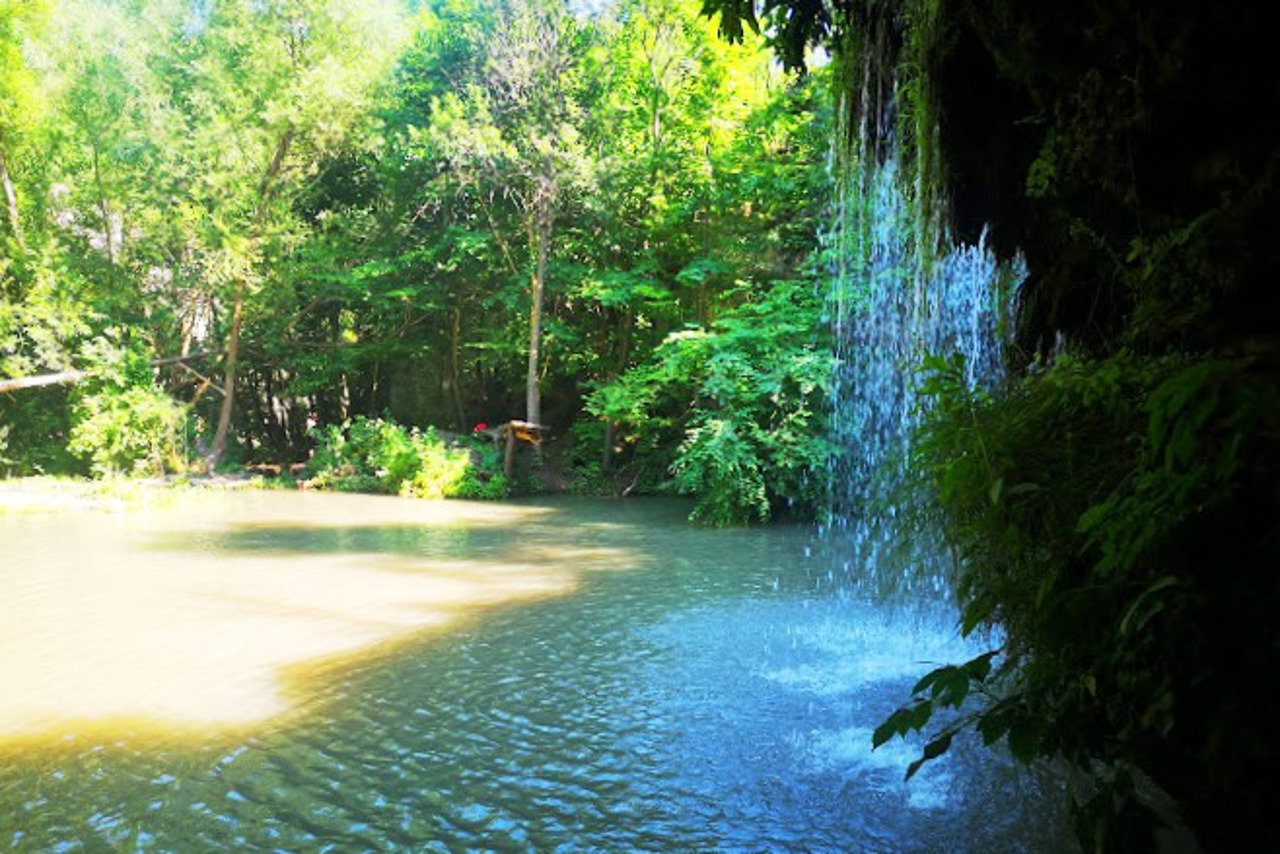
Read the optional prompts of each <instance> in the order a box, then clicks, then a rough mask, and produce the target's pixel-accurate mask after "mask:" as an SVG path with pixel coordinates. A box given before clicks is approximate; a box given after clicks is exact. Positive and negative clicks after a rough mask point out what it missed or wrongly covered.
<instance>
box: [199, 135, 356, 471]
mask: <svg viewBox="0 0 1280 854" xmlns="http://www.w3.org/2000/svg"><path fill="white" fill-rule="evenodd" d="M292 139H293V129H292V128H287V129H286V130H285V131H284V133H282V134H281V135H280V139H279V141H278V142H277V143H276V150H275V152H274V153H273V154H272V157H271V162H270V163H269V164H268V165H267V169H266V172H265V173H264V174H263V177H262V184H261V186H259V188H258V201H259V203H260V205H265V202H266V201H267V200H268V199H269V198H270V197H271V194H272V193H273V192H274V190H275V188H274V186H273V185H274V182H275V180H276V178H277V177H278V176H279V175H280V169H281V167H282V166H283V165H284V159H285V156H286V155H287V154H288V153H289V143H290V142H291V141H292ZM264 215H265V214H264V211H263V207H261V206H260V207H259V209H258V222H257V223H256V224H255V226H254V230H253V233H252V237H253V239H254V240H257V239H258V237H259V236H260V235H261V233H262V218H263V216H264ZM244 288H245V283H244V280H243V279H241V280H240V281H239V282H238V283H237V285H236V302H235V308H234V309H233V310H232V314H231V339H230V341H228V343H227V369H226V378H225V380H224V381H223V395H222V409H221V411H219V413H218V429H217V430H216V431H215V432H214V434H213V447H211V448H210V449H209V468H210V469H212V468H213V467H214V466H216V465H217V464H218V461H219V460H220V459H221V458H222V454H223V451H225V450H226V446H227V431H228V430H229V429H230V428H231V411H232V409H233V408H234V406H235V387H236V356H237V355H238V353H239V350H240V321H241V318H242V317H243V315H244ZM345 383H346V380H345V377H344V379H343V385H344V388H345Z"/></svg>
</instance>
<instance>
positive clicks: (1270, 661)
mask: <svg viewBox="0 0 1280 854" xmlns="http://www.w3.org/2000/svg"><path fill="white" fill-rule="evenodd" d="M931 369H932V376H931V377H930V379H929V381H928V385H927V387H928V390H929V391H930V392H932V394H933V395H934V398H935V400H936V402H937V407H936V408H935V409H934V410H933V412H932V414H931V415H930V416H929V417H928V419H927V421H926V424H925V427H924V429H923V431H922V435H921V437H920V443H919V445H918V447H919V454H920V456H919V460H918V463H919V469H920V470H921V471H922V472H923V473H924V475H925V478H926V485H927V486H928V487H929V488H931V489H932V490H933V491H934V493H935V494H936V495H937V497H938V499H939V500H940V503H941V508H942V510H943V513H944V519H945V522H946V525H945V527H946V531H947V535H948V538H949V539H950V541H951V543H952V545H953V547H954V550H955V552H956V553H957V554H958V555H959V566H958V592H959V596H960V600H961V605H962V608H963V615H962V628H963V630H964V632H965V633H969V632H970V631H973V630H974V629H976V628H978V627H982V626H990V627H998V629H999V631H1000V633H1001V634H1002V636H1003V638H1004V643H1003V646H1002V648H1001V649H1000V650H999V652H1000V654H1001V658H1000V659H998V660H997V663H998V666H996V667H994V668H992V667H991V666H990V665H991V663H992V655H993V654H992V653H989V654H988V655H986V656H983V657H981V658H980V659H975V660H974V661H972V662H969V663H968V664H965V665H961V666H958V667H944V668H940V669H939V670H936V671H934V672H933V673H931V674H929V675H928V676H926V677H925V678H924V679H923V680H921V682H920V684H919V685H917V686H916V691H915V693H916V696H915V697H914V698H913V700H912V701H911V702H910V703H908V704H907V705H906V706H904V707H903V708H902V709H899V710H898V712H896V713H895V715H894V716H893V717H891V718H890V719H889V720H888V721H886V723H885V724H884V725H883V726H882V727H881V728H880V730H879V731H878V732H877V734H876V741H877V743H879V742H883V741H884V740H886V739H887V738H889V737H891V736H892V735H894V734H898V733H905V732H906V731H907V730H909V729H916V730H918V729H921V728H922V727H923V726H925V725H926V724H927V723H928V721H929V717H930V714H931V712H932V711H933V708H934V707H935V706H958V705H959V704H960V703H961V702H963V700H964V699H965V697H966V695H967V694H969V693H970V691H971V690H978V689H980V688H981V689H983V690H987V691H991V692H992V701H991V702H990V703H989V704H987V705H986V706H985V707H983V708H982V709H980V710H978V711H976V712H973V713H972V714H968V715H965V716H962V717H960V718H958V719H956V720H955V721H953V722H952V723H951V724H949V725H948V726H946V727H944V728H943V729H942V730H941V731H939V732H938V733H936V735H935V736H934V738H933V739H932V740H931V741H930V743H929V745H928V746H927V747H926V749H925V758H933V757H935V756H938V755H941V754H942V753H943V752H945V750H946V749H947V747H948V746H949V744H950V741H951V736H952V734H954V732H956V731H957V730H958V729H960V728H961V727H963V726H966V725H972V726H975V727H976V728H977V729H978V731H979V732H980V733H981V735H982V736H983V738H984V739H985V740H986V741H987V742H988V743H990V742H993V741H995V740H997V739H1000V738H1003V737H1007V739H1008V744H1009V746H1010V748H1011V749H1012V750H1013V752H1014V753H1015V755H1018V756H1019V757H1021V758H1023V759H1034V758H1038V757H1060V758H1063V759H1065V760H1067V761H1068V762H1069V763H1071V764H1072V765H1073V766H1074V767H1075V768H1077V769H1079V770H1080V771H1082V772H1083V773H1085V774H1086V775H1089V776H1091V777H1092V778H1093V780H1094V786H1093V790H1092V795H1091V796H1090V797H1086V798H1083V799H1082V800H1081V802H1080V803H1079V804H1077V810H1076V814H1077V818H1078V820H1079V823H1078V826H1079V829H1080V831H1081V835H1082V838H1084V839H1085V840H1086V841H1087V842H1088V843H1089V844H1090V846H1091V847H1099V848H1101V847H1105V848H1108V849H1115V850H1135V849H1134V846H1135V845H1136V844H1137V843H1136V842H1135V841H1134V840H1135V839H1136V838H1139V837H1143V836H1146V839H1147V842H1148V843H1149V841H1150V835H1149V834H1150V831H1151V829H1152V828H1153V826H1154V825H1155V824H1156V822H1157V820H1158V819H1157V817H1156V815H1155V814H1154V813H1153V812H1152V811H1151V809H1149V808H1148V807H1149V804H1148V801H1149V800H1150V799H1149V798H1147V797H1145V796H1143V795H1141V794H1140V793H1141V791H1142V788H1141V786H1140V785H1138V784H1137V782H1136V781H1140V780H1141V779H1142V778H1143V777H1144V776H1145V777H1149V778H1150V779H1151V780H1153V781H1154V782H1155V783H1156V784H1157V785H1158V786H1159V787H1161V788H1162V789H1164V790H1165V791H1166V792H1167V793H1168V794H1170V795H1172V796H1173V798H1174V799H1175V801H1177V803H1178V804H1179V805H1180V806H1181V808H1182V809H1183V810H1184V811H1185V813H1184V814H1185V816H1186V817H1187V818H1188V820H1189V821H1190V823H1191V824H1192V825H1193V826H1196V827H1201V828H1215V829H1216V832H1218V833H1219V835H1220V838H1219V840H1218V841H1220V842H1221V841H1224V840H1227V839H1228V838H1230V840H1233V844H1229V845H1226V848H1232V849H1234V848H1235V847H1237V846H1236V845H1235V844H1234V842H1244V841H1245V840H1248V839H1253V840H1254V841H1258V842H1261V840H1264V839H1272V840H1273V841H1275V839H1274V830H1273V829H1272V827H1273V826H1272V825H1271V824H1270V816H1269V806H1268V803H1267V798H1266V796H1265V795H1264V794H1263V793H1264V792H1266V791H1267V786H1268V784H1267V782H1266V781H1268V780H1269V778H1270V775H1271V773H1272V770H1271V769H1272V767H1273V766H1274V763H1275V761H1276V760H1277V759H1278V758H1280V738H1278V736H1277V732H1276V727H1275V724H1274V720H1273V719H1272V712H1271V710H1270V707H1269V706H1267V705H1265V704H1263V703H1260V702H1259V701H1258V698H1259V697H1264V696H1272V695H1273V694H1274V693H1275V691H1276V689H1277V688H1280V685H1278V684H1277V678H1276V676H1275V669H1274V654H1275V650H1276V649H1280V624H1277V622H1276V620H1275V617H1274V614H1275V609H1276V607H1277V605H1280V577H1278V576H1277V574H1276V571H1275V568H1276V567H1277V566H1280V538H1278V537H1277V535H1276V531H1275V520H1276V519H1277V518H1280V490H1277V488H1276V484H1277V483H1278V482H1280V431H1278V428H1277V425H1278V424H1280V394H1278V393H1277V387H1278V386H1277V383H1276V381H1275V376H1274V368H1269V367H1267V366H1265V365H1264V364H1262V362H1261V360H1256V359H1232V360H1227V359H1203V358H1202V359H1198V360H1191V359H1186V358H1179V357H1168V358H1161V359H1153V358H1140V357H1137V356H1133V355H1129V354H1123V353H1122V354H1120V355H1117V356H1113V357H1111V358H1108V359H1104V360H1098V361H1078V360H1074V359H1062V360H1060V361H1059V362H1058V363H1057V364H1055V365H1053V366H1051V367H1048V368H1046V369H1043V370H1039V371H1036V372H1032V373H1031V374H1029V375H1028V376H1025V377H1023V378H1022V379H1020V380H1019V381H1017V382H1016V383H1014V384H1013V385H1012V387H1011V388H1010V389H1008V390H1007V392H1006V393H1005V394H1003V395H1001V396H999V397H988V396H986V395H983V394H980V393H973V392H970V391H968V390H967V389H966V388H965V386H964V381H963V366H962V364H961V363H960V362H959V361H958V360H952V361H951V362H941V361H938V360H934V361H933V362H932V364H931ZM1267 685H1271V686H1272V687H1271V688H1267V687H1266V686H1267ZM1224 833H1225V834H1226V835H1225V836H1223V835H1222V834H1224ZM1261 847H1263V848H1268V847H1270V846H1268V845H1265V844H1264V845H1262V846H1261Z"/></svg>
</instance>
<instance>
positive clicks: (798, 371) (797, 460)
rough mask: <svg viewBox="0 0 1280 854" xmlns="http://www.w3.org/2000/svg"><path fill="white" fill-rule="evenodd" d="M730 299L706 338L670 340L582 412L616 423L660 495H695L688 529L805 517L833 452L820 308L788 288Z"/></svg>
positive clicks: (820, 502)
mask: <svg viewBox="0 0 1280 854" xmlns="http://www.w3.org/2000/svg"><path fill="white" fill-rule="evenodd" d="M739 294H740V296H742V297H743V298H744V299H745V300H746V301H745V302H744V303H743V304H742V305H740V306H738V307H737V308H736V309H734V310H733V311H732V312H730V313H729V314H727V315H726V316H725V317H723V318H721V319H720V320H719V321H718V322H717V323H716V324H715V325H714V327H713V328H712V329H711V330H710V331H707V330H686V331H685V332H680V333H676V334H674V335H671V336H669V337H668V338H667V340H666V341H665V342H664V343H663V344H662V345H661V346H659V347H658V349H657V350H656V351H655V353H654V357H653V359H652V360H651V361H650V363H648V364H646V365H642V366H640V367H637V368H635V369H633V370H631V371H629V372H628V373H626V374H624V375H623V376H622V377H620V378H619V379H618V380H617V381H615V382H613V383H611V384H609V385H607V386H604V387H602V388H601V389H599V390H598V391H597V392H596V393H595V394H594V395H592V397H591V398H590V400H589V401H588V404H587V408H588V410H589V411H590V412H592V413H593V414H595V415H597V416H600V417H605V418H611V419H613V420H614V421H616V422H618V423H619V424H620V425H622V426H623V428H624V429H622V430H620V438H621V439H622V441H624V442H626V443H629V444H630V445H631V447H632V448H633V452H634V453H635V454H636V456H637V457H639V458H640V459H639V460H638V462H639V464H640V467H641V469H642V471H643V470H644V468H646V467H647V468H652V467H654V466H653V465H652V459H654V458H657V459H659V460H660V461H661V464H662V466H663V467H665V468H667V469H668V470H669V471H670V472H671V474H672V475H673V478H672V480H671V481H670V482H669V484H668V485H669V487H670V488H672V489H674V490H676V491H678V492H681V493H683V494H687V495H692V496H694V497H695V498H696V499H697V503H696V504H695V506H694V510H693V512H692V514H691V516H690V518H691V519H693V520H694V521H699V522H704V523H708V524H712V525H733V524H746V523H750V522H753V521H763V520H765V519H768V518H770V517H771V516H774V515H779V514H781V513H787V512H789V513H791V514H794V515H799V516H805V515H814V514H816V513H817V512H820V510H821V509H822V508H823V507H825V505H826V501H825V499H826V491H825V486H826V477H825V472H826V464H827V462H828V461H829V459H830V457H831V454H832V453H833V449H832V446H831V444H830V442H829V441H828V439H827V438H826V424H825V422H824V413H825V411H826V394H827V391H828V386H829V383H830V376H831V369H832V359H831V356H830V354H829V352H828V351H827V349H826V348H825V347H824V346H823V339H822V336H823V335H824V334H825V332H824V326H823V324H822V323H821V321H820V319H819V311H818V303H817V300H816V298H815V297H814V295H813V291H812V289H811V288H810V287H809V286H808V285H807V284H805V283H803V282H792V281H784V282H775V283H774V284H773V286H772V287H771V288H770V289H767V290H763V291H761V290H759V289H751V288H748V287H747V286H745V285H744V286H743V288H742V289H741V291H740V292H739ZM671 447H676V451H675V453H674V455H672V454H671V453H670V451H668V450H666V449H668V448H671ZM815 472H817V473H821V475H823V476H817V477H815V476H812V475H813V474H814V473H815Z"/></svg>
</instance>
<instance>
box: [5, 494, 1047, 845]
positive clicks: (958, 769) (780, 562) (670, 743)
mask: <svg viewBox="0 0 1280 854" xmlns="http://www.w3.org/2000/svg"><path fill="white" fill-rule="evenodd" d="M686 509H687V508H686V507H685V506H683V505H680V504H676V503H669V502H661V501H645V500H632V501H588V500H549V501H542V502H534V503H528V504H516V505H505V506H487V505H471V504H464V503H451V504H434V503H430V502H414V501H402V500H400V499H387V498H368V497H359V496H321V495H306V494H298V495H294V494H271V493H266V494H254V495H234V496H226V497H223V498H220V499H210V500H209V501H207V502H204V503H200V504H198V505H196V506H192V507H186V508H182V509H169V510H162V511H152V512H131V513H126V514H121V513H109V512H101V511H90V510H77V511H68V512H63V513H48V514H39V515H30V516H21V517H3V516H0V538H3V542H4V543H5V548H4V551H3V552H0V606H2V607H3V608H4V610H5V616H4V618H3V620H0V692H2V693H0V846H5V847H8V848H10V849H14V850H29V851H80V850H83V851H135V850H146V851H150V850H156V851H160V850H174V851H209V850H234V851H259V850H261V851H324V850H328V851H344V852H345V851H455V850H467V849H489V850H500V851H523V850H538V851H556V850H563V851H582V850H600V851H631V850H650V851H688V850H749V851H775V850H776V851H787V850H794V851H939V852H962V851H974V852H978V851H983V852H985V851H1054V850H1061V849H1062V848H1063V845H1062V844H1061V843H1059V842H1058V841H1057V840H1059V839H1061V838H1062V834H1061V831H1060V829H1059V827H1060V822H1059V821H1058V818H1057V813H1056V811H1055V809H1054V808H1053V807H1052V806H1051V804H1052V803H1055V802H1056V800H1055V798H1054V796H1053V794H1052V793H1051V792H1049V793H1045V792H1044V791H1043V790H1042V788H1041V787H1039V786H1037V785H1035V784H1034V783H1033V781H1031V780H1030V779H1028V778H1026V777H1025V776H1024V775H1021V774H1019V773H1018V772H1017V771H1016V769H1014V768H1012V767H1010V766H1009V764H1008V763H1007V762H1005V761H1003V760H1000V759H998V758H992V757H991V756H990V755H989V754H988V753H987V752H985V751H982V750H980V749H977V748H973V747H971V746H969V745H961V746H960V747H959V748H956V749H953V754H954V755H953V756H950V757H948V758H947V759H946V760H944V761H943V762H941V763H934V765H931V766H926V768H925V770H923V771H922V772H921V773H920V774H919V775H917V777H916V778H914V779H913V780H912V781H911V782H910V783H907V784H904V783H903V782H902V774H903V770H904V768H905V766H906V764H907V763H908V762H909V761H910V760H911V759H913V758H914V757H915V756H916V755H917V752H918V749H919V748H918V745H915V746H912V745H906V744H903V743H901V742H895V743H893V744H890V745H887V746H885V747H883V748H881V749H880V750H877V751H875V752H872V751H871V749H870V737H871V730H872V729H873V728H874V726H875V725H876V724H877V723H878V722H879V721H880V720H881V719H882V718H883V717H884V716H885V715H886V714H887V713H888V712H889V711H891V710H892V709H893V708H894V707H895V706H896V705H897V704H898V703H899V702H900V701H901V700H902V699H903V698H904V697H905V696H906V693H907V691H908V690H909V689H910V686H911V684H912V683H913V682H914V680H915V679H916V678H918V677H919V676H920V675H921V674H922V673H923V672H925V671H926V670H928V669H930V666H931V664H932V663H935V662H942V661H951V660H956V659H958V658H959V657H961V656H964V655H966V654H972V650H971V649H970V648H968V647H966V646H965V645H964V644H962V643H960V642H959V641H958V640H957V639H956V637H955V632H954V628H953V620H952V619H951V618H950V617H949V616H947V615H945V613H942V614H935V613H934V611H933V610H932V609H930V608H928V607H916V608H912V609H911V610H910V612H908V611H906V610H904V609H902V608H900V607H897V608H894V607H888V606H885V605H883V604H875V603H872V602H869V601H866V600H864V599H862V598H860V597H859V596H857V595H853V594H851V593H849V592H847V591H846V592H844V593H841V592H840V591H834V590H832V586H831V584H830V582H829V581H828V573H829V567H827V566H826V565H825V560H824V558H823V557H821V553H822V552H821V549H819V548H818V547H817V545H816V544H815V543H814V542H813V541H812V533H811V532H810V531H809V530H808V529H805V528H772V529H765V530H749V531H703V530H697V529H693V528H690V527H688V526H687V525H686V524H685V523H684V521H683V513H684V512H685V510H686Z"/></svg>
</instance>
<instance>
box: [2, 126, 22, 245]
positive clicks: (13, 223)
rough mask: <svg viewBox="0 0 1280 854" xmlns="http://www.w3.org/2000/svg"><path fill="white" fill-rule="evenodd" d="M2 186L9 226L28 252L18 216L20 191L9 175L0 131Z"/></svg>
mask: <svg viewBox="0 0 1280 854" xmlns="http://www.w3.org/2000/svg"><path fill="white" fill-rule="evenodd" d="M0 186H3V187H4V202H5V207H6V208H7V210H8V212H9V228H10V229H11V230H12V231H13V239H14V240H16V241H18V248H19V249H21V250H22V251H23V252H26V251H27V242H26V239H25V238H24V237H23V235H22V220H21V219H20V218H19V216H18V193H17V191H16V190H14V188H13V179H12V178H11V177H9V164H8V161H7V160H5V156H4V135H3V134H2V133H0Z"/></svg>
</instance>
